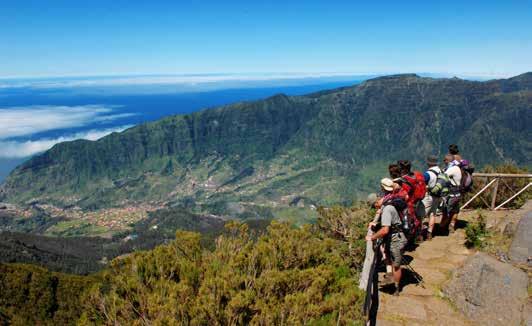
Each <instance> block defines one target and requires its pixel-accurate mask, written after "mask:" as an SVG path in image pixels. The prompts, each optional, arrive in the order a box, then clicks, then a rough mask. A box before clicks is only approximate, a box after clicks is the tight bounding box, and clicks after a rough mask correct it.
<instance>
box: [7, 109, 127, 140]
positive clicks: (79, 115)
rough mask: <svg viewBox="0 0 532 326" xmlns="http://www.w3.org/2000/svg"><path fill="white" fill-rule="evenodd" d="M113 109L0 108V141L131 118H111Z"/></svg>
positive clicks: (117, 116) (121, 114)
mask: <svg viewBox="0 0 532 326" xmlns="http://www.w3.org/2000/svg"><path fill="white" fill-rule="evenodd" d="M115 108H117V107H116V106H109V105H107V106H105V105H82V106H54V105H36V106H27V107H10V108H0V126H2V128H0V140H2V139H8V138H13V137H21V136H27V135H31V134H36V133H39V132H44V131H49V130H56V129H67V128H77V127H83V126H87V125H89V124H93V123H105V122H111V121H114V120H117V119H122V118H126V117H129V116H131V115H134V114H133V113H118V114H112V112H113V110H114V109H115Z"/></svg>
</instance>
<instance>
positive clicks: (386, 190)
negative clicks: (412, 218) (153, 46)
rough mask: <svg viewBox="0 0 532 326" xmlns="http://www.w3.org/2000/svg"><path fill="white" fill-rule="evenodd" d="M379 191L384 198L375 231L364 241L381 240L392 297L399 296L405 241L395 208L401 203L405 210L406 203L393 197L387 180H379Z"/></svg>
mask: <svg viewBox="0 0 532 326" xmlns="http://www.w3.org/2000/svg"><path fill="white" fill-rule="evenodd" d="M381 190H382V192H383V194H384V197H383V198H382V199H381V200H380V203H382V206H381V208H380V214H379V215H378V222H377V223H378V224H377V229H378V230H377V231H376V232H375V233H374V234H372V235H367V236H366V241H375V240H377V239H383V240H384V245H385V252H386V260H387V263H389V264H391V265H392V268H393V270H392V277H393V281H394V284H395V292H394V295H399V291H400V287H399V286H400V282H401V274H402V270H401V261H402V259H403V249H404V247H405V246H406V243H407V239H406V236H405V234H404V233H403V220H402V219H401V216H400V212H399V211H400V210H401V209H400V208H399V209H397V208H396V205H397V204H396V202H401V201H402V204H400V205H402V206H403V207H405V208H406V203H405V202H404V200H402V199H401V198H399V197H397V196H396V195H394V182H393V181H392V180H391V179H389V178H384V179H382V180H381Z"/></svg>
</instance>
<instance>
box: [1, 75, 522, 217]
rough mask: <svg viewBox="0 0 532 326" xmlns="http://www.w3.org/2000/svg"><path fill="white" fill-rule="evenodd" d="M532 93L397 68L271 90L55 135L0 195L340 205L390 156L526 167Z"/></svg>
mask: <svg viewBox="0 0 532 326" xmlns="http://www.w3.org/2000/svg"><path fill="white" fill-rule="evenodd" d="M531 103H532V73H525V74H522V75H519V76H516V77H512V78H509V79H499V80H489V81H484V82H478V81H468V80H462V79H456V78H429V77H419V76H417V75H415V74H401V75H392V76H383V77H377V78H374V79H370V80H367V81H365V82H363V83H361V84H359V85H355V86H348V87H342V88H339V89H334V90H324V91H321V92H316V93H312V94H308V95H302V96H287V95H285V94H277V95H274V96H271V97H269V98H266V99H264V100H259V101H248V102H239V103H234V104H230V105H224V106H222V107H217V108H209V109H205V110H203V111H199V112H195V113H190V114H185V115H174V116H169V117H166V118H163V119H160V120H157V121H155V122H149V123H144V124H141V125H138V126H135V127H132V128H130V129H128V130H125V131H123V132H121V133H114V134H111V135H109V136H106V137H104V138H102V139H100V140H98V141H95V142H90V141H73V142H68V143H61V144H57V145H56V146H54V147H53V148H52V149H50V150H49V151H47V152H45V153H43V154H41V155H38V156H36V157H34V158H32V159H30V160H28V161H26V162H25V163H23V164H22V165H20V166H19V167H18V168H16V169H15V170H14V171H13V172H12V173H11V174H10V176H9V177H8V178H7V179H6V180H5V182H4V183H3V184H2V186H1V188H2V194H0V200H7V201H12V202H16V203H24V202H28V201H30V202H31V201H38V202H52V203H54V204H55V205H58V206H63V207H64V206H80V207H82V208H84V209H98V208H101V207H110V206H127V205H131V204H135V203H142V202H156V203H157V204H159V205H193V206H201V208H200V211H204V212H209V213H215V214H223V215H232V214H236V215H239V214H240V213H239V212H241V211H242V210H244V211H245V210H246V209H247V208H249V207H251V206H253V207H255V208H256V207H263V206H277V205H281V206H283V205H284V206H287V205H289V203H291V202H292V201H293V199H294V198H296V197H298V198H299V197H301V198H308V199H309V202H316V203H318V204H330V203H337V202H339V203H346V202H348V201H350V200H352V199H353V198H354V197H357V196H360V195H361V194H362V193H363V192H365V191H370V190H371V189H372V188H373V187H374V186H373V184H374V182H375V181H376V180H377V177H378V176H379V175H384V174H385V173H386V170H385V169H386V166H387V163H386V162H389V161H394V160H397V159H400V158H407V159H413V160H415V161H417V162H420V161H421V160H422V159H423V157H425V156H426V155H428V154H437V155H440V156H441V155H442V154H444V153H445V151H446V146H447V145H448V144H450V143H458V144H459V145H460V147H461V149H462V152H463V153H465V155H466V157H467V158H469V159H471V160H472V161H473V162H475V163H477V164H478V165H481V166H482V165H484V164H493V163H499V162H507V161H513V162H516V163H518V164H521V165H530V164H531V159H530V156H531V153H532V145H531V141H530V140H529V139H527V137H526V130H527V129H528V127H527V126H528V125H530V122H531V121H532V118H531V110H530V109H531V108H532V104H531ZM414 117H415V119H414ZM523 135H524V137H523ZM65 194H69V195H68V196H66V195H65ZM235 205H236V206H235ZM245 206H249V207H247V208H246V207H245ZM228 207H229V208H228ZM231 207H233V208H231ZM234 207H237V208H234Z"/></svg>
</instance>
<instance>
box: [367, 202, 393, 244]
mask: <svg viewBox="0 0 532 326" xmlns="http://www.w3.org/2000/svg"><path fill="white" fill-rule="evenodd" d="M390 209H395V208H393V207H391V206H384V207H383V208H382V213H381V224H382V227H381V228H380V230H379V231H377V232H376V233H375V234H373V235H368V236H366V240H367V241H374V240H377V239H380V238H384V237H385V236H386V235H387V234H388V233H390V226H391V225H392V214H391V211H390Z"/></svg>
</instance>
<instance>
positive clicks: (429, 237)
mask: <svg viewBox="0 0 532 326" xmlns="http://www.w3.org/2000/svg"><path fill="white" fill-rule="evenodd" d="M430 240H432V232H427V241H430Z"/></svg>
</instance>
